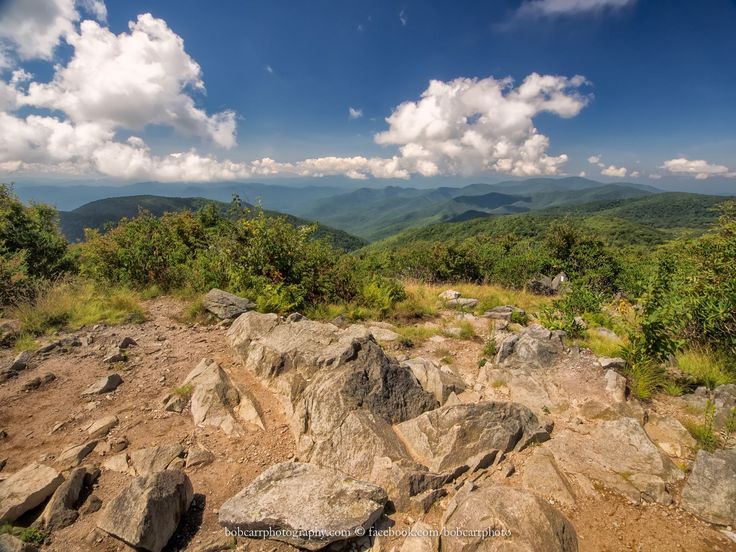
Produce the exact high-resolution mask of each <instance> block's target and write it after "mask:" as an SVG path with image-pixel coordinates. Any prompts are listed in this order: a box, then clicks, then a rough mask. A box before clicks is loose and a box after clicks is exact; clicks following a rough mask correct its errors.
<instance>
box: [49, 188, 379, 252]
mask: <svg viewBox="0 0 736 552" xmlns="http://www.w3.org/2000/svg"><path fill="white" fill-rule="evenodd" d="M207 204H214V205H217V206H218V207H219V208H220V209H221V210H222V211H223V212H225V211H226V210H227V208H228V204H227V203H224V202H220V201H215V200H211V199H204V198H201V197H163V196H155V195H138V196H126V197H113V198H107V199H100V200H97V201H92V202H90V203H87V204H85V205H82V206H81V207H78V208H76V209H74V210H73V211H60V212H59V215H60V219H61V220H60V223H61V231H62V232H63V233H64V235H65V236H66V238H67V239H68V240H69V241H71V242H74V241H80V240H82V239H84V229H85V228H95V229H97V230H101V231H102V230H104V229H105V228H106V227H107V226H108V225H110V224H116V223H117V222H118V221H120V220H121V219H123V218H132V217H135V216H137V215H138V213H139V212H140V210H141V209H143V210H146V211H148V212H150V213H151V214H152V215H154V216H161V215H163V214H164V213H172V212H177V211H187V210H188V211H197V210H198V209H201V208H202V207H204V206H205V205H207ZM265 213H266V214H267V215H268V216H283V217H286V219H287V220H288V221H289V222H290V223H291V224H293V225H295V226H297V225H299V226H301V225H305V224H312V223H311V222H310V221H307V220H305V219H302V218H299V217H295V216H293V215H285V214H283V213H277V212H275V211H265ZM315 236H316V237H318V238H324V237H327V238H328V239H329V240H330V242H331V243H332V244H333V245H334V246H335V247H337V248H339V249H343V250H345V251H353V250H355V249H358V248H360V247H362V246H363V245H365V242H364V241H363V240H361V239H360V238H356V237H355V236H352V235H350V234H348V233H347V232H345V231H343V230H337V229H334V228H330V227H329V226H325V225H322V224H319V225H318V228H317V232H316V233H315Z"/></svg>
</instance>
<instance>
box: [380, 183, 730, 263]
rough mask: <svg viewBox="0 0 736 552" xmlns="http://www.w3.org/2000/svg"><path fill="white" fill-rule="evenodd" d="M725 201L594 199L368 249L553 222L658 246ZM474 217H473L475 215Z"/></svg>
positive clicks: (427, 231) (537, 230) (623, 242)
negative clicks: (566, 220)
mask: <svg viewBox="0 0 736 552" xmlns="http://www.w3.org/2000/svg"><path fill="white" fill-rule="evenodd" d="M729 199H732V198H729V197H725V196H706V195H699V194H687V193H659V194H655V195H647V196H644V197H633V198H628V199H610V200H598V201H594V202H590V203H585V204H579V205H567V206H565V207H552V208H548V209H544V210H539V211H535V212H529V213H522V214H515V215H506V216H498V215H486V216H484V217H480V218H479V217H477V216H476V217H475V218H472V219H470V220H464V221H457V222H448V223H442V224H433V225H428V226H425V227H422V228H412V229H408V230H405V231H403V232H401V233H398V234H396V235H394V236H391V237H389V238H387V239H385V240H383V241H380V242H376V243H374V244H371V245H369V246H368V247H367V250H371V249H374V250H377V249H388V250H391V249H397V248H401V247H405V246H408V245H410V244H411V243H414V242H447V241H451V240H462V239H465V238H469V237H472V236H478V235H487V236H502V235H505V234H512V235H515V236H518V237H524V238H539V237H541V236H543V235H544V232H545V230H546V229H547V228H548V227H549V225H550V224H552V223H553V222H554V221H556V220H560V219H562V218H572V219H573V220H574V221H575V223H576V224H577V225H578V226H579V227H580V228H583V229H585V230H587V231H588V232H590V233H591V234H593V235H595V236H597V237H599V238H600V239H602V240H603V241H604V242H607V243H608V244H609V245H613V246H628V245H638V246H644V245H657V244H661V243H664V242H666V241H669V240H671V239H672V238H674V237H676V236H677V235H680V234H683V233H685V234H700V233H702V232H704V231H705V230H707V229H708V227H709V226H710V225H711V224H713V223H714V222H715V220H716V219H717V217H718V212H717V210H716V207H717V205H718V204H720V203H722V202H724V201H727V200H729ZM474 214H476V215H477V212H475V213H474Z"/></svg>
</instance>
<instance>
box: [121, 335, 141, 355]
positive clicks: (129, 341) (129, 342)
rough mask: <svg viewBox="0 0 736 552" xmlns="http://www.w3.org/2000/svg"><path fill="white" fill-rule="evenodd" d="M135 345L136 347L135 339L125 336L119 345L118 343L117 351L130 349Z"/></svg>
mask: <svg viewBox="0 0 736 552" xmlns="http://www.w3.org/2000/svg"><path fill="white" fill-rule="evenodd" d="M136 345H138V343H137V342H136V340H135V339H133V338H132V337H128V336H126V337H124V338H123V339H121V340H120V343H118V349H120V350H121V351H123V350H125V349H128V348H130V347H135V346H136Z"/></svg>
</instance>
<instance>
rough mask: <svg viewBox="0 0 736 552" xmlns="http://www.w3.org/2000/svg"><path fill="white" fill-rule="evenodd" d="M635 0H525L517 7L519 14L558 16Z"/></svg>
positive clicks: (615, 5) (581, 12)
mask: <svg viewBox="0 0 736 552" xmlns="http://www.w3.org/2000/svg"><path fill="white" fill-rule="evenodd" d="M635 2H636V0H527V1H526V2H524V3H523V4H522V5H521V7H520V8H519V11H518V14H519V15H530V16H558V15H577V14H583V13H590V12H596V11H601V10H605V9H617V8H623V7H625V6H628V5H630V4H634V3H635Z"/></svg>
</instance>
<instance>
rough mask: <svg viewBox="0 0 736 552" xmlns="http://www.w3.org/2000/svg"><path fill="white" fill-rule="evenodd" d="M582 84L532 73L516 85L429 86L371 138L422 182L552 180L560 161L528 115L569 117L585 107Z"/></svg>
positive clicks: (464, 82)
mask: <svg viewBox="0 0 736 552" xmlns="http://www.w3.org/2000/svg"><path fill="white" fill-rule="evenodd" d="M584 84H586V81H585V79H584V78H583V77H581V76H575V77H572V78H567V77H562V76H554V75H538V74H536V73H532V74H531V75H529V76H528V77H526V78H525V79H524V81H523V82H522V83H521V84H520V85H519V86H517V87H514V83H513V81H512V80H511V79H510V78H506V79H500V80H497V79H494V78H493V77H488V78H485V79H471V78H458V79H455V80H452V81H447V82H445V81H439V80H433V81H431V82H430V84H429V87H428V88H427V89H426V90H425V91H424V92H423V93H422V96H421V99H419V100H417V101H409V102H404V103H402V104H401V105H399V106H398V107H397V108H396V109H395V110H394V112H393V113H392V114H391V115H390V116H389V117H388V118H387V119H386V122H387V123H388V124H389V128H388V130H386V131H384V132H380V133H378V134H377V135H376V137H375V140H376V142H377V143H378V144H384V145H395V146H398V147H399V152H400V159H401V162H402V163H403V165H404V167H405V168H406V169H407V170H409V171H410V172H415V173H419V174H421V175H423V176H433V175H435V174H477V173H482V172H499V173H504V174H512V175H516V176H527V175H536V174H556V173H558V172H559V169H560V167H561V166H562V164H564V163H565V162H566V161H567V155H565V154H561V155H558V156H550V155H547V149H548V147H549V139H548V138H547V137H546V136H544V135H543V134H540V133H539V131H538V130H537V128H536V127H535V125H534V117H535V116H536V115H538V114H540V113H543V112H548V113H552V114H555V115H559V116H560V117H565V118H567V117H574V116H575V115H577V114H578V113H579V112H580V111H581V110H582V109H583V107H585V106H586V105H587V103H588V101H589V97H588V96H586V95H583V94H582V93H581V92H580V91H579V89H580V88H581V87H582V86H583V85H584Z"/></svg>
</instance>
